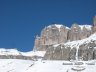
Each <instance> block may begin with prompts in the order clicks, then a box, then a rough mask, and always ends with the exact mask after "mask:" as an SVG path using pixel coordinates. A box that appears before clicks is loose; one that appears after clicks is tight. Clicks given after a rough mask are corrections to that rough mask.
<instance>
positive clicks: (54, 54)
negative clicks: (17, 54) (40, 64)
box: [44, 34, 96, 61]
mask: <svg viewBox="0 0 96 72" xmlns="http://www.w3.org/2000/svg"><path fill="white" fill-rule="evenodd" d="M44 59H45V60H46V59H47V60H86V61H87V60H93V59H96V34H94V35H92V36H91V37H89V38H86V39H83V40H78V41H72V42H68V43H64V44H57V45H52V46H49V48H48V49H47V52H46V54H45V56H44Z"/></svg>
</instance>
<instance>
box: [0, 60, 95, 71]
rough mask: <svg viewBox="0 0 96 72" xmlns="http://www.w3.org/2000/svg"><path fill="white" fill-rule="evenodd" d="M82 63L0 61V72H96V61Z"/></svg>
mask: <svg viewBox="0 0 96 72" xmlns="http://www.w3.org/2000/svg"><path fill="white" fill-rule="evenodd" d="M81 63H82V65H76V64H75V63H74V62H68V61H40V60H39V61H31V60H17V59H0V72H77V71H75V70H81V71H80V72H96V65H95V64H96V63H95V61H89V62H81ZM88 64H90V65H88Z"/></svg>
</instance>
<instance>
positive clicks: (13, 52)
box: [0, 48, 45, 57]
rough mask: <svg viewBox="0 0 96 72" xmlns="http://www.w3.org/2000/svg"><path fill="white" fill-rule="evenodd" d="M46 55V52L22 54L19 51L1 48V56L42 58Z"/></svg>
mask: <svg viewBox="0 0 96 72" xmlns="http://www.w3.org/2000/svg"><path fill="white" fill-rule="evenodd" d="M44 54H45V51H29V52H20V51H18V50H17V49H5V48H0V55H23V56H41V57H43V56H44Z"/></svg>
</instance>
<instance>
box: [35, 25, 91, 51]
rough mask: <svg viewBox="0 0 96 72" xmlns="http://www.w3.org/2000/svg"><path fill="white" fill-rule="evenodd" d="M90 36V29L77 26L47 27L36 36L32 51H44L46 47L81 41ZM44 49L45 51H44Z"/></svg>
mask: <svg viewBox="0 0 96 72" xmlns="http://www.w3.org/2000/svg"><path fill="white" fill-rule="evenodd" d="M91 34H92V30H91V27H90V29H88V28H86V26H83V27H82V28H81V27H80V26H79V25H78V24H76V23H75V24H73V25H72V27H71V28H68V27H66V26H63V25H57V24H53V25H49V26H48V27H45V28H44V29H43V30H42V31H41V35H40V37H39V36H36V39H35V45H34V49H36V50H46V49H47V48H46V46H48V45H53V44H62V43H66V42H69V41H75V40H81V39H84V38H87V37H89V36H90V35H91ZM44 48H45V49H44Z"/></svg>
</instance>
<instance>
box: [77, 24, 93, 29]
mask: <svg viewBox="0 0 96 72" xmlns="http://www.w3.org/2000/svg"><path fill="white" fill-rule="evenodd" d="M79 27H80V28H81V30H82V29H83V28H84V27H85V28H86V29H87V30H91V28H92V25H79Z"/></svg>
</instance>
